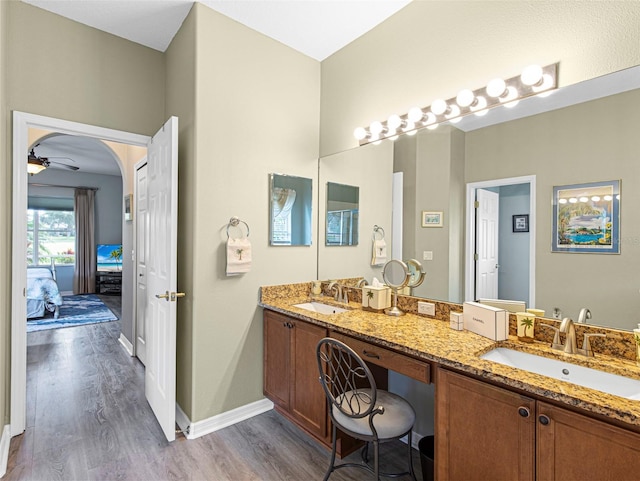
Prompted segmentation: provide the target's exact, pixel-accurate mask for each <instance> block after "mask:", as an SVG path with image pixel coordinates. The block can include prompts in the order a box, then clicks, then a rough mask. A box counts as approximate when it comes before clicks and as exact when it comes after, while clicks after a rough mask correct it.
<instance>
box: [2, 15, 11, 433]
mask: <svg viewBox="0 0 640 481" xmlns="http://www.w3.org/2000/svg"><path fill="white" fill-rule="evenodd" d="M7 10H8V5H7V4H6V3H5V2H0V179H2V180H0V182H1V183H2V188H0V225H3V226H8V225H10V223H11V210H10V208H9V206H10V205H11V162H10V160H9V159H10V158H11V157H10V156H9V155H10V154H9V153H10V149H9V145H8V144H9V142H8V139H9V138H10V134H9V112H8V108H7V90H6V86H7V69H6V68H5V66H6V57H7V47H8V42H7V38H6V35H7ZM0 239H1V240H0V273H1V274H0V364H1V365H2V367H0V427H4V425H5V424H8V423H9V404H10V400H9V399H10V395H11V393H10V388H9V382H10V381H9V377H10V372H11V353H10V350H9V346H10V344H11V301H10V300H11V279H10V276H9V272H11V229H2V236H1V237H0Z"/></svg>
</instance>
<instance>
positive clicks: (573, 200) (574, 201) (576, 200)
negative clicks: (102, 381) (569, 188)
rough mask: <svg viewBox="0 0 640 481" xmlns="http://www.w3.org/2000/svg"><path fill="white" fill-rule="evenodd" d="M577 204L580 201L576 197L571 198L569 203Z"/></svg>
mask: <svg viewBox="0 0 640 481" xmlns="http://www.w3.org/2000/svg"><path fill="white" fill-rule="evenodd" d="M576 202H578V199H576V198H575V197H571V198H570V199H569V203H570V204H575V203H576Z"/></svg>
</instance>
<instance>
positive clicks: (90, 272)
mask: <svg viewBox="0 0 640 481" xmlns="http://www.w3.org/2000/svg"><path fill="white" fill-rule="evenodd" d="M95 197H96V193H95V191H94V190H93V189H75V196H74V209H75V214H76V265H75V270H74V273H73V293H74V294H87V293H92V292H95V291H96V243H95V234H94V226H95V218H94V206H95Z"/></svg>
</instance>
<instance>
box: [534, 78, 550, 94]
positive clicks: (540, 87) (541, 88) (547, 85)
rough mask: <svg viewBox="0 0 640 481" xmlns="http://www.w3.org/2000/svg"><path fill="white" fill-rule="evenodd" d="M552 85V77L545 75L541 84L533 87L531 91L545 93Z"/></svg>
mask: <svg viewBox="0 0 640 481" xmlns="http://www.w3.org/2000/svg"><path fill="white" fill-rule="evenodd" d="M552 85H553V78H552V77H551V75H549V74H544V75H543V76H542V80H541V81H540V82H539V83H537V84H535V85H533V86H532V87H531V90H533V91H534V92H544V91H545V90H548V89H550V88H551V86H552Z"/></svg>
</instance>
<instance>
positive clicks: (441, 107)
mask: <svg viewBox="0 0 640 481" xmlns="http://www.w3.org/2000/svg"><path fill="white" fill-rule="evenodd" d="M431 111H432V112H433V113H434V114H436V115H442V114H444V113H445V112H446V111H447V102H445V101H444V100H442V99H436V100H434V101H433V103H432V104H431Z"/></svg>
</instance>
